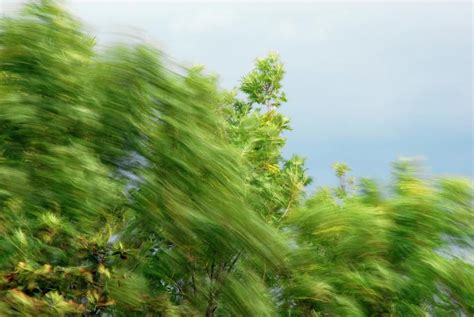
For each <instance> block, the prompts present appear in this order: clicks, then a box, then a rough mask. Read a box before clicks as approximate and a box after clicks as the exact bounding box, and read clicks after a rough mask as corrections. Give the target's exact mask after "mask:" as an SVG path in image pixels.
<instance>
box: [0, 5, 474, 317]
mask: <svg viewBox="0 0 474 317" xmlns="http://www.w3.org/2000/svg"><path fill="white" fill-rule="evenodd" d="M171 68H173V69H175V71H171V70H169V69H171ZM284 73H285V72H284V67H283V64H282V63H281V61H280V59H279V57H278V55H277V54H275V53H271V54H269V55H268V56H267V57H265V58H260V59H257V60H256V63H255V67H254V69H253V70H251V71H250V73H249V74H247V75H246V76H245V77H244V78H243V79H242V81H241V83H240V85H239V87H238V88H236V89H235V90H233V91H230V92H226V91H223V90H222V89H220V88H219V87H218V82H217V80H216V78H215V77H213V76H209V75H206V72H205V71H204V69H202V68H190V69H186V68H180V67H179V66H177V65H173V64H172V63H171V62H170V61H168V60H167V59H166V58H165V57H164V55H163V54H162V53H161V52H160V51H158V50H157V49H155V48H153V47H151V46H149V45H147V44H143V43H141V44H137V45H124V44H122V45H116V46H113V47H112V48H110V49H108V50H105V51H97V50H96V49H95V43H94V40H93V38H92V37H91V36H89V35H86V34H85V33H84V32H83V31H82V28H81V25H80V24H79V23H78V22H77V21H76V20H75V19H74V18H72V17H71V16H70V15H69V14H68V13H67V12H65V11H64V10H63V9H62V8H61V7H60V6H58V5H57V4H56V3H55V2H54V1H50V0H42V1H36V2H31V3H29V4H28V5H26V6H25V7H24V10H23V11H22V13H21V14H20V15H18V16H16V17H5V18H2V20H1V26H0V254H2V257H1V258H0V275H1V279H0V315H2V316H18V315H21V316H34V315H40V316H66V315H68V316H77V315H83V316H90V315H92V316H104V315H107V316H143V315H145V316H182V315H191V316H202V315H205V316H241V315H243V316H275V315H282V316H283V315H284V316H310V315H317V316H338V315H350V316H353V315H360V316H389V315H390V316H418V315H426V314H431V315H434V316H452V315H462V314H464V315H472V314H473V313H474V298H473V295H472V294H474V289H473V286H472V285H474V274H473V273H474V268H473V264H472V263H471V262H469V261H468V260H466V259H463V258H462V257H460V256H459V250H460V249H461V248H465V250H468V252H469V251H472V242H473V241H474V240H473V238H474V237H473V236H474V231H473V228H474V220H473V217H474V216H473V208H472V203H473V188H472V182H471V181H470V180H464V179H454V178H449V179H435V180H430V179H424V178H422V177H421V176H420V175H418V174H417V169H416V168H415V167H414V165H413V164H411V163H409V162H403V161H402V162H399V163H397V164H396V165H395V168H394V181H393V186H392V187H393V188H392V191H391V192H390V193H385V192H383V191H381V190H380V189H379V186H378V185H377V184H376V183H375V182H373V181H371V180H369V179H362V180H361V181H360V183H359V184H358V186H355V185H354V184H355V183H354V182H353V181H352V178H350V177H348V173H349V172H350V168H349V167H348V166H347V165H346V164H345V163H336V164H335V165H334V166H333V168H334V170H335V173H336V176H337V177H338V178H339V182H340V184H339V186H338V187H337V188H335V189H331V188H322V189H320V190H318V191H317V192H316V193H315V194H314V195H311V196H309V197H308V196H307V195H306V193H305V187H306V186H307V185H308V184H309V183H310V181H311V179H310V178H309V177H308V175H307V174H306V169H305V166H304V159H302V158H300V157H298V156H293V157H291V158H290V159H286V158H284V156H283V155H282V149H283V147H284V145H285V138H284V136H283V135H284V133H285V132H286V131H288V130H290V125H289V120H288V119H287V118H286V117H285V116H283V115H282V114H281V113H280V112H279V109H280V107H282V106H283V105H284V103H285V102H286V96H285V93H284V92H283V88H282V80H283V77H284Z"/></svg>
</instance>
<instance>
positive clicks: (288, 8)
mask: <svg viewBox="0 0 474 317" xmlns="http://www.w3.org/2000/svg"><path fill="white" fill-rule="evenodd" d="M0 1H1V0H0ZM4 1H9V2H12V1H11V0H4ZM68 6H69V8H71V10H72V12H73V13H74V14H75V15H76V16H78V17H80V18H81V19H82V20H83V21H84V23H85V24H86V25H87V26H88V28H89V30H91V31H92V32H94V33H96V34H98V39H99V41H101V43H108V42H109V41H110V40H111V39H115V38H116V36H115V35H114V34H117V33H118V34H128V35H131V34H133V35H135V36H138V37H140V38H144V39H147V40H148V41H152V42H154V43H156V45H158V46H159V47H161V48H162V49H164V50H165V52H166V53H167V54H169V55H170V56H172V57H173V59H174V60H175V61H177V62H180V63H184V64H185V65H191V64H203V65H205V66H206V67H207V68H208V69H209V70H210V71H213V72H216V73H218V74H219V77H220V80H221V84H222V86H223V87H225V88H232V87H235V86H236V85H237V84H238V82H239V80H240V78H241V77H242V76H243V75H244V74H245V73H246V72H248V71H249V70H250V69H251V67H252V63H253V60H254V59H255V58H256V57H258V56H263V55H266V54H267V53H268V52H269V51H277V52H279V53H280V55H281V57H282V60H283V62H284V63H285V66H286V70H287V74H286V79H285V81H284V90H285V91H286V93H287V96H288V100H289V101H288V103H287V104H285V105H284V106H283V107H282V111H283V112H284V113H285V114H287V115H288V116H289V117H290V119H291V122H292V126H293V128H294V129H293V131H292V132H291V133H288V135H287V137H288V143H287V146H286V148H285V155H287V156H289V155H291V154H292V153H296V154H299V155H302V156H304V157H306V158H307V166H308V168H309V173H310V174H311V176H313V177H314V179H315V184H316V186H319V185H325V184H334V182H335V179H334V177H333V176H332V171H331V169H330V166H331V164H332V163H333V162H335V161H345V162H347V163H348V164H349V165H350V166H351V167H352V169H353V171H354V172H353V174H354V175H356V176H369V177H374V178H376V179H380V180H383V179H387V177H388V176H389V171H390V165H391V163H392V162H393V161H394V160H396V159H397V158H398V157H413V156H417V157H423V158H424V159H425V165H426V167H427V168H428V170H430V171H431V172H432V173H434V174H442V175H465V176H469V177H472V175H473V152H472V134H473V113H472V112H473V109H472V88H473V82H472V70H473V68H472V58H473V55H472V38H473V35H472V4H471V3H470V2H465V3H462V2H446V3H444V4H443V3H426V2H425V3H423V2H418V3H410V2H404V3H393V2H392V3H390V4H389V3H381V2H366V3H354V2H346V3H344V2H333V3H331V2H325V3H323V2H316V3H293V2H291V3H290V2H288V3H276V2H275V3H271V2H268V1H267V2H262V3H259V4H252V3H239V2H233V3H216V2H202V3H196V2H187V3H183V2H178V3H177V2H175V3H171V2H170V3H163V2H153V1H148V2H134V1H103V2H100V1H69V4H68Z"/></svg>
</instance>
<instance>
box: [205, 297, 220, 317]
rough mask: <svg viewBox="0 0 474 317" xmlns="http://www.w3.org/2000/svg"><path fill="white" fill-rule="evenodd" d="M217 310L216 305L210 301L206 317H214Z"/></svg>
mask: <svg viewBox="0 0 474 317" xmlns="http://www.w3.org/2000/svg"><path fill="white" fill-rule="evenodd" d="M216 310H217V303H216V302H214V301H213V300H210V301H209V303H208V304H207V308H206V317H214V315H215V313H216Z"/></svg>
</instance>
